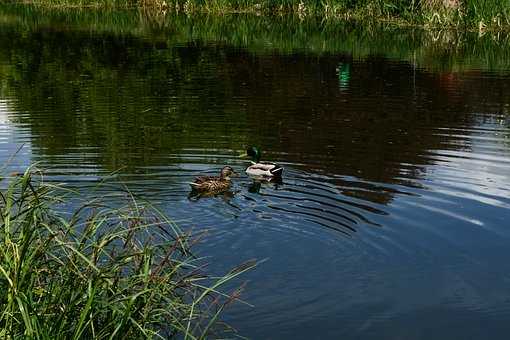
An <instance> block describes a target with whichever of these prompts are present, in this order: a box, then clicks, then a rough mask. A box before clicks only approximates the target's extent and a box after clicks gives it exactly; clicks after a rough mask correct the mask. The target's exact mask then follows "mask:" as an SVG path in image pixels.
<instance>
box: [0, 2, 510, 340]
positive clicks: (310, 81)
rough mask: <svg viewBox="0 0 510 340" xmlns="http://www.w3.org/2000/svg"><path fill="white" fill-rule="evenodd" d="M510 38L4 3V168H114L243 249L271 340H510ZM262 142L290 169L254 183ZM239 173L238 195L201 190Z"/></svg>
mask: <svg viewBox="0 0 510 340" xmlns="http://www.w3.org/2000/svg"><path fill="white" fill-rule="evenodd" d="M509 46H510V41H509V40H508V38H505V37H502V36H499V35H490V34H487V35H485V36H478V35H475V34H471V33H464V32H427V31H422V30H411V29H397V28H394V27H383V26H378V25H373V24H372V25H365V26H360V25H356V24H354V23H338V22H337V23H334V22H323V21H320V20H315V19H313V18H308V19H306V18H305V19H304V20H302V19H300V18H294V17H278V18H266V17H257V16H243V15H234V16H225V17H205V16H196V17H187V16H178V15H177V16H171V15H169V16H166V17H158V16H151V15H150V14H147V13H143V12H139V11H136V10H133V11H118V12H99V11H93V10H90V11H72V12H51V11H48V12H47V11H44V10H41V9H36V8H32V7H17V6H3V7H0V159H1V162H2V164H3V165H4V167H5V168H6V169H4V171H7V172H12V171H20V170H23V169H24V168H25V167H26V166H27V165H29V164H32V163H36V162H37V165H38V167H40V168H43V169H46V171H47V175H46V180H48V181H58V182H65V183H67V185H68V186H69V187H72V188H76V189H77V190H79V191H81V192H82V193H87V192H89V191H90V192H92V190H93V189H94V188H95V187H96V185H97V183H98V182H100V181H102V180H104V179H106V180H105V181H106V183H107V184H109V185H106V186H104V188H103V189H101V190H105V191H109V190H118V188H119V187H121V186H126V187H127V188H129V190H131V191H132V192H133V193H134V194H136V195H138V196H139V197H143V198H147V199H150V200H151V201H152V202H155V204H157V205H158V206H159V207H161V208H163V209H164V210H165V211H166V212H167V213H168V214H169V216H171V217H172V218H173V219H174V220H175V221H177V222H178V223H179V225H180V226H181V227H183V228H193V229H194V230H196V231H200V230H207V236H206V237H205V239H204V240H203V242H202V244H200V245H199V246H197V253H198V254H199V255H201V256H207V257H208V262H210V266H209V268H208V269H209V270H211V271H212V272H214V273H224V272H225V271H227V270H229V269H230V268H232V267H233V266H235V265H236V264H239V263H241V262H243V261H245V260H249V259H253V258H255V259H258V260H261V262H262V263H261V264H260V265H259V266H258V267H256V268H255V269H254V270H252V271H250V272H249V273H247V275H245V276H244V277H243V279H244V280H247V281H248V284H247V286H246V288H245V291H244V294H243V298H244V300H245V301H247V302H249V303H250V304H252V305H253V306H254V307H249V306H246V305H242V304H238V305H236V306H233V307H232V308H230V310H229V311H228V312H227V313H226V314H225V316H224V319H225V321H227V322H228V323H230V324H231V325H232V326H233V327H235V328H236V329H237V330H238V332H239V334H240V335H242V336H246V337H248V338H252V339H340V338H343V339H469V338H472V339H481V338H490V339H506V338H507V336H508V333H509V332H510V324H509V323H508V319H509V317H510V247H509V246H508V244H509V241H510V228H509V227H510V225H509V221H510V48H509ZM249 145H257V146H259V148H260V149H261V150H262V153H263V159H264V160H268V161H276V162H278V163H279V164H281V165H282V166H284V168H285V170H284V173H283V183H281V184H274V183H263V184H261V183H257V182H253V181H252V180H251V179H249V178H248V177H247V176H245V175H244V169H245V168H246V166H247V165H248V164H249V163H248V162H247V161H246V160H243V159H241V158H239V157H238V155H239V154H240V153H241V152H243V151H244V150H245V148H246V147H247V146H249ZM224 165H230V166H232V167H233V168H234V169H236V170H237V171H238V172H240V173H242V174H243V175H242V176H241V177H239V178H236V179H235V182H234V185H233V187H232V190H231V191H230V192H228V193H227V194H225V195H221V196H218V197H212V198H201V199H193V198H190V197H188V195H189V193H190V187H189V184H188V183H189V182H190V181H192V180H193V178H194V177H195V176H197V175H200V174H216V173H218V172H219V170H220V169H221V168H222V167H223V166H224Z"/></svg>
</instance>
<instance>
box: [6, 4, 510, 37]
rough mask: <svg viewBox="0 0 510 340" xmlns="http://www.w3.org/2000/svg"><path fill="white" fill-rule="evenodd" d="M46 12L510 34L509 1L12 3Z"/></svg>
mask: <svg viewBox="0 0 510 340" xmlns="http://www.w3.org/2000/svg"><path fill="white" fill-rule="evenodd" d="M11 2H21V3H31V4H37V5H38V6H42V7H129V8H132V7H139V8H143V9H144V10H146V11H147V12H149V13H153V15H161V14H165V13H167V12H184V13H187V14H191V13H214V14H226V13H258V14H265V15H275V14H283V13H287V14H288V13H293V14H296V15H298V16H299V17H300V18H304V17H307V16H316V17H320V18H326V19H351V20H362V21H367V20H368V21H372V20H377V21H385V22H392V23H394V24H397V25H414V26H425V27H455V28H459V27H462V28H468V29H471V30H479V31H486V30H507V29H508V28H509V27H510V1H509V0H11Z"/></svg>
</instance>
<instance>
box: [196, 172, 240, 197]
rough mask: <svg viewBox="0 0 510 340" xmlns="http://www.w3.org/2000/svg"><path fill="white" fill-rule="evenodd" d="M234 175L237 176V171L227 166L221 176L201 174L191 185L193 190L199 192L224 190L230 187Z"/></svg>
mask: <svg viewBox="0 0 510 340" xmlns="http://www.w3.org/2000/svg"><path fill="white" fill-rule="evenodd" d="M233 176H237V172H235V171H234V169H232V168H231V167H229V166H225V167H223V169H221V173H220V175H219V176H199V177H197V178H195V181H194V182H192V183H190V185H191V187H192V188H193V190H196V191H199V192H205V191H209V192H222V191H225V190H227V189H228V188H230V178H231V177H233Z"/></svg>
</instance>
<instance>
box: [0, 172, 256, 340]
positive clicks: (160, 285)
mask: <svg viewBox="0 0 510 340" xmlns="http://www.w3.org/2000/svg"><path fill="white" fill-rule="evenodd" d="M1 183H2V184H3V187H4V188H5V189H4V190H2V191H1V193H0V213H1V217H0V218H1V224H0V291H1V293H0V338H2V339H19V338H28V339H121V338H122V339H152V338H184V339H203V338H206V337H210V336H213V335H214V336H216V335H218V334H219V333H217V332H225V331H229V328H228V327H227V326H225V325H223V324H222V323H220V322H219V319H218V318H219V315H220V314H221V312H222V311H223V309H224V308H225V307H226V306H227V305H228V304H230V303H231V302H233V301H235V300H238V295H239V293H240V290H234V291H233V292H231V293H230V294H226V293H222V292H220V291H219V289H220V288H221V287H222V286H224V285H225V284H226V283H228V282H229V281H230V280H232V279H233V278H235V277H237V276H239V275H240V274H242V273H243V272H244V271H246V270H248V269H249V268H251V267H252V266H253V263H251V262H250V263H247V264H244V265H242V266H240V267H238V268H236V269H234V270H232V271H230V272H229V273H227V274H226V275H225V276H222V277H219V278H214V277H210V276H207V275H205V274H204V273H203V270H201V266H203V265H204V263H203V261H202V260H200V259H197V258H195V257H193V255H192V254H191V253H190V246H191V245H192V244H193V243H194V242H195V241H196V238H195V237H193V236H192V235H190V234H189V233H183V232H182V231H181V230H179V228H178V227H177V226H176V225H175V224H174V223H172V222H171V221H170V220H169V219H168V218H166V217H165V216H164V215H163V214H162V213H160V212H159V211H158V210H157V209H156V208H154V207H151V206H150V205H141V204H140V203H139V202H137V201H136V200H133V199H132V198H131V199H129V202H128V203H127V204H126V205H124V206H117V207H111V206H109V204H108V202H106V201H105V200H104V199H101V200H99V199H98V200H92V201H89V202H87V203H85V204H82V205H80V207H79V208H77V209H76V210H75V211H74V212H73V213H70V214H63V213H59V212H58V209H60V208H62V207H61V206H62V204H64V203H66V202H69V200H70V199H72V197H75V194H73V193H69V192H67V193H66V192H65V190H63V188H61V187H58V186H54V185H50V184H45V183H44V181H43V177H42V175H40V174H38V173H37V172H34V171H32V169H29V170H27V171H26V172H25V173H24V174H21V175H17V176H14V177H7V178H3V179H2V182H1ZM128 197H129V195H128Z"/></svg>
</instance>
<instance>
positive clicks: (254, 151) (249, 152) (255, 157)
mask: <svg viewBox="0 0 510 340" xmlns="http://www.w3.org/2000/svg"><path fill="white" fill-rule="evenodd" d="M243 156H244V157H246V156H248V157H250V158H251V160H252V161H254V162H255V163H258V162H259V161H260V157H261V156H262V152H260V150H259V148H257V147H256V146H250V147H248V149H246V153H245V154H244V155H242V157H243Z"/></svg>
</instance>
